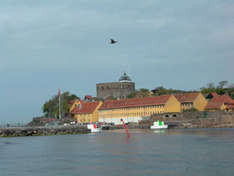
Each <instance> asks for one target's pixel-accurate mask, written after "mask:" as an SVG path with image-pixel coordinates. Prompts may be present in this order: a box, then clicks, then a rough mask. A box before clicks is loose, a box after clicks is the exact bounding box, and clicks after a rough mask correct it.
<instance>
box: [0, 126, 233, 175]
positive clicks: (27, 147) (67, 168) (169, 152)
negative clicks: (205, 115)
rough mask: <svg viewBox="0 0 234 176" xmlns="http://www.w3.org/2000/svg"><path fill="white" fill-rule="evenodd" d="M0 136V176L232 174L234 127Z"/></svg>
mask: <svg viewBox="0 0 234 176" xmlns="http://www.w3.org/2000/svg"><path fill="white" fill-rule="evenodd" d="M129 132H130V135H131V136H130V138H128V137H127V135H126V134H125V131H124V130H114V131H104V132H102V133H98V134H81V135H58V136H37V137H18V138H0V176H79V175H84V176H105V175H106V176H125V175H126V176H138V175H139V176H143V175H145V176H151V175H152V176H153V175H155V176H191V175H194V176H198V175H204V176H215V175H217V176H229V175H230V176H233V175H234V129H183V130H179V129H173V130H170V129H169V130H164V131H150V130H129Z"/></svg>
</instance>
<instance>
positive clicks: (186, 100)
mask: <svg viewBox="0 0 234 176" xmlns="http://www.w3.org/2000/svg"><path fill="white" fill-rule="evenodd" d="M175 97H176V99H177V100H178V101H179V102H180V103H181V111H186V110H190V109H196V110H198V111H204V110H205V107H206V105H207V100H206V99H205V97H204V96H203V95H202V94H201V93H199V92H193V93H183V94H175Z"/></svg>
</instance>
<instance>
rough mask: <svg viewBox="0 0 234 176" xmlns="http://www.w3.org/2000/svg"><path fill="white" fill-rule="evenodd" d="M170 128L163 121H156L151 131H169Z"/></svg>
mask: <svg viewBox="0 0 234 176" xmlns="http://www.w3.org/2000/svg"><path fill="white" fill-rule="evenodd" d="M167 128H168V125H166V124H164V122H163V121H160V120H158V121H156V122H154V123H153V125H152V126H150V129H167Z"/></svg>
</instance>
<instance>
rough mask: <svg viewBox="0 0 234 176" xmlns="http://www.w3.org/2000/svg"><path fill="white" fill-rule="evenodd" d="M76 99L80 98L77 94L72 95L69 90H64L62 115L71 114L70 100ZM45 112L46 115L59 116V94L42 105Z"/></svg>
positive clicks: (61, 102)
mask: <svg viewBox="0 0 234 176" xmlns="http://www.w3.org/2000/svg"><path fill="white" fill-rule="evenodd" d="M74 99H79V97H77V96H76V95H74V94H72V95H70V93H69V92H64V93H62V94H61V95H60V100H61V101H60V107H61V112H62V116H63V117H66V116H68V115H69V102H70V101H71V100H74ZM42 110H43V113H44V115H45V116H46V117H55V118H58V116H59V96H58V95H55V96H53V97H52V98H51V99H50V100H48V101H47V102H45V103H44V105H43V107H42Z"/></svg>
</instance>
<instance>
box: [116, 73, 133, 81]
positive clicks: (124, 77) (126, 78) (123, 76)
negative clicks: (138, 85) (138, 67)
mask: <svg viewBox="0 0 234 176" xmlns="http://www.w3.org/2000/svg"><path fill="white" fill-rule="evenodd" d="M119 82H132V80H131V78H130V77H129V76H128V75H127V73H124V74H123V75H122V76H121V77H120V78H119Z"/></svg>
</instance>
